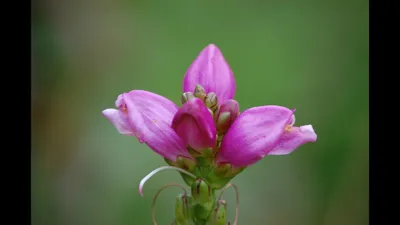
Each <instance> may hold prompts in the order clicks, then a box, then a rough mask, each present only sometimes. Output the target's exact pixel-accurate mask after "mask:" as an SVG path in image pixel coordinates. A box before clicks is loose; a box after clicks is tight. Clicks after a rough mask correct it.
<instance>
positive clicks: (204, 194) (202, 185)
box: [191, 179, 214, 205]
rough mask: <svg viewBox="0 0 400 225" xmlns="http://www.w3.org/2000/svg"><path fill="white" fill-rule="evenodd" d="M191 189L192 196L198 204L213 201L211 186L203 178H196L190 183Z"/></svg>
mask: <svg viewBox="0 0 400 225" xmlns="http://www.w3.org/2000/svg"><path fill="white" fill-rule="evenodd" d="M191 189H192V196H193V198H194V199H195V200H196V201H197V202H198V203H199V204H200V205H205V204H207V203H212V202H213V200H214V198H213V193H212V190H211V187H210V186H209V185H208V184H207V183H206V182H205V181H204V180H202V179H197V180H196V182H194V183H193V184H192V187H191Z"/></svg>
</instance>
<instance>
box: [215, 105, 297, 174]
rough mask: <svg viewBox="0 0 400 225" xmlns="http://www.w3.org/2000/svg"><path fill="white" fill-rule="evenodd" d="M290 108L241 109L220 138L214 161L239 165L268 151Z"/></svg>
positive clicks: (253, 159)
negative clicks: (217, 152)
mask: <svg viewBox="0 0 400 225" xmlns="http://www.w3.org/2000/svg"><path fill="white" fill-rule="evenodd" d="M292 115H293V110H290V109H288V108H285V107H282V106H259V107H254V108H250V109H248V110H246V111H244V112H242V113H241V114H240V115H239V116H238V117H237V118H236V120H235V122H234V123H233V124H232V126H231V127H230V128H229V130H228V132H227V133H226V135H225V136H224V139H223V140H222V144H221V148H220V151H219V154H218V156H217V162H229V163H231V164H232V165H234V166H237V167H241V166H247V165H250V164H253V163H256V162H257V161H258V160H260V159H262V158H263V157H264V156H265V155H266V154H268V152H269V151H271V150H272V149H273V148H274V147H275V146H276V144H277V142H278V141H279V139H280V137H281V136H282V134H283V132H284V130H285V127H286V125H287V124H288V121H290V119H291V117H292Z"/></svg>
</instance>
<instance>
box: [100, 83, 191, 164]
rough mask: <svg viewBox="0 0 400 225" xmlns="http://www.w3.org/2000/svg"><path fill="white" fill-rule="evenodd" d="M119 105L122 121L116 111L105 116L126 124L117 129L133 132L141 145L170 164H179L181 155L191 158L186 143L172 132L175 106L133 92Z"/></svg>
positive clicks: (152, 96)
mask: <svg viewBox="0 0 400 225" xmlns="http://www.w3.org/2000/svg"><path fill="white" fill-rule="evenodd" d="M116 105H117V107H118V108H119V116H120V117H116V116H115V115H116V112H115V111H111V113H110V111H106V112H107V115H114V116H113V117H111V116H109V117H108V118H118V120H117V119H114V120H113V121H123V123H113V124H114V125H115V124H119V125H118V126H116V125H115V126H116V127H117V129H119V130H120V129H121V130H122V131H127V130H128V131H130V133H131V134H132V135H134V136H136V137H137V138H138V139H139V141H140V142H141V143H146V144H147V145H148V146H149V147H150V148H151V149H152V150H153V151H155V152H156V153H158V154H160V155H161V156H163V157H165V158H167V159H169V160H171V161H176V157H177V156H178V155H182V156H185V157H189V158H192V156H191V155H190V154H189V153H188V151H187V149H186V146H185V144H184V142H183V140H182V139H181V138H179V137H178V135H177V134H176V133H175V131H174V130H173V129H172V128H171V122H172V118H173V116H174V115H175V113H176V112H177V111H178V107H177V106H176V105H175V104H174V103H173V102H171V101H170V100H168V99H167V98H164V97H162V96H160V95H157V94H154V93H151V92H148V91H143V90H134V91H130V92H129V93H124V94H121V95H120V96H118V99H117V101H116ZM121 115H123V116H121ZM121 118H122V119H121ZM128 123H129V125H130V127H128V126H127V124H128ZM121 124H122V125H121ZM121 127H122V128H123V129H122V128H121ZM120 132H121V131H120Z"/></svg>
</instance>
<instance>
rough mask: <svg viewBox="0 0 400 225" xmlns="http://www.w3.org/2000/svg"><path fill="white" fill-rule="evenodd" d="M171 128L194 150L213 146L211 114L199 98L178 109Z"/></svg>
mask: <svg viewBox="0 0 400 225" xmlns="http://www.w3.org/2000/svg"><path fill="white" fill-rule="evenodd" d="M172 128H173V129H174V130H175V132H176V133H177V134H178V135H179V136H180V137H181V138H182V139H183V140H184V141H185V142H186V143H187V144H188V145H190V147H192V148H194V149H196V150H202V149H204V148H208V147H212V146H213V145H214V144H215V139H216V128H215V124H214V120H213V117H212V114H211V112H210V111H209V109H208V108H207V107H206V105H205V104H204V102H203V101H202V100H201V99H199V98H194V99H192V100H189V101H188V102H186V103H185V104H184V105H183V106H182V108H180V109H179V111H178V112H177V113H176V114H175V117H174V119H173V121H172Z"/></svg>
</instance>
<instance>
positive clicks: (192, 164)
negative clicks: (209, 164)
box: [176, 156, 196, 172]
mask: <svg viewBox="0 0 400 225" xmlns="http://www.w3.org/2000/svg"><path fill="white" fill-rule="evenodd" d="M176 164H177V166H178V167H179V168H182V169H184V170H187V171H189V172H193V170H194V169H195V168H196V160H194V159H190V158H187V157H184V156H178V157H177V158H176Z"/></svg>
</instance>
